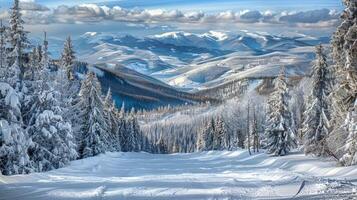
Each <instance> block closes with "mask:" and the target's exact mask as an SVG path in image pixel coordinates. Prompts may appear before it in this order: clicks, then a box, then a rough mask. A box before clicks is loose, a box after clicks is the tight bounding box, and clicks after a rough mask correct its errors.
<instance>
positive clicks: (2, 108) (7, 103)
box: [0, 82, 32, 175]
mask: <svg viewBox="0 0 357 200" xmlns="http://www.w3.org/2000/svg"><path fill="white" fill-rule="evenodd" d="M20 107H21V104H20V97H19V95H18V93H17V92H16V90H15V89H14V88H12V87H11V86H10V85H9V84H8V83H5V82H0V174H4V175H13V174H23V173H29V172H31V171H32V167H31V165H30V159H29V156H28V153H27V152H28V147H29V146H30V145H31V144H32V141H31V139H30V138H29V137H28V135H27V133H26V131H25V130H24V129H23V128H22V127H23V123H22V119H21V110H20V109H21V108H20Z"/></svg>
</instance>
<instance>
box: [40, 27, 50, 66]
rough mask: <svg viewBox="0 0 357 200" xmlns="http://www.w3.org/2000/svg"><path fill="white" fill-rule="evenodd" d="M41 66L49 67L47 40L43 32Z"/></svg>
mask: <svg viewBox="0 0 357 200" xmlns="http://www.w3.org/2000/svg"><path fill="white" fill-rule="evenodd" d="M41 50H42V51H41V68H43V69H49V68H50V66H49V57H48V41H47V33H46V32H44V40H43V45H42V48H41Z"/></svg>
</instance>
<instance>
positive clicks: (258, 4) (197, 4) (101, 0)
mask: <svg viewBox="0 0 357 200" xmlns="http://www.w3.org/2000/svg"><path fill="white" fill-rule="evenodd" d="M27 1H28V0H27ZM36 2H37V3H39V4H42V5H46V6H48V7H55V6H58V5H78V4H83V3H96V4H98V5H108V6H113V5H119V6H121V7H124V8H134V7H139V8H165V9H180V10H195V9H198V10H208V11H220V10H227V9H229V10H241V9H250V10H262V9H264V10H265V9H270V10H311V9H316V8H329V9H336V10H341V9H342V8H343V6H342V1H340V0H298V1H297V0H194V1H193V0H119V1H113V0H36ZM11 3H12V1H11V0H0V6H1V7H8V6H9V5H10V4H11Z"/></svg>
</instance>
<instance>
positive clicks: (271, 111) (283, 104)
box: [266, 67, 296, 156]
mask: <svg viewBox="0 0 357 200" xmlns="http://www.w3.org/2000/svg"><path fill="white" fill-rule="evenodd" d="M288 97H289V94H288V86H287V83H286V77H285V68H284V67H282V68H281V71H280V74H279V76H278V77H277V79H276V82H275V91H274V92H273V93H272V94H271V96H270V98H269V100H268V117H267V128H266V134H267V138H268V151H267V153H270V154H274V155H277V156H283V155H286V154H288V153H289V151H290V150H291V148H293V147H295V145H296V141H295V136H294V133H293V131H292V130H291V128H290V126H291V116H290V111H289V110H288Z"/></svg>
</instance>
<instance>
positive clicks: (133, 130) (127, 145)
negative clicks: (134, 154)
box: [122, 109, 141, 152]
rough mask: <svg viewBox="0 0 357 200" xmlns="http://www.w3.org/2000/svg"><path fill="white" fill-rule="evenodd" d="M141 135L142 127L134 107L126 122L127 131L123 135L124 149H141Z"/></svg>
mask: <svg viewBox="0 0 357 200" xmlns="http://www.w3.org/2000/svg"><path fill="white" fill-rule="evenodd" d="M140 135H141V134H140V127H139V124H138V121H137V119H136V117H135V112H134V109H132V110H131V112H130V114H129V116H128V117H127V119H126V122H125V131H124V132H123V137H122V151H126V152H130V151H140V143H141V139H140Z"/></svg>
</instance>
